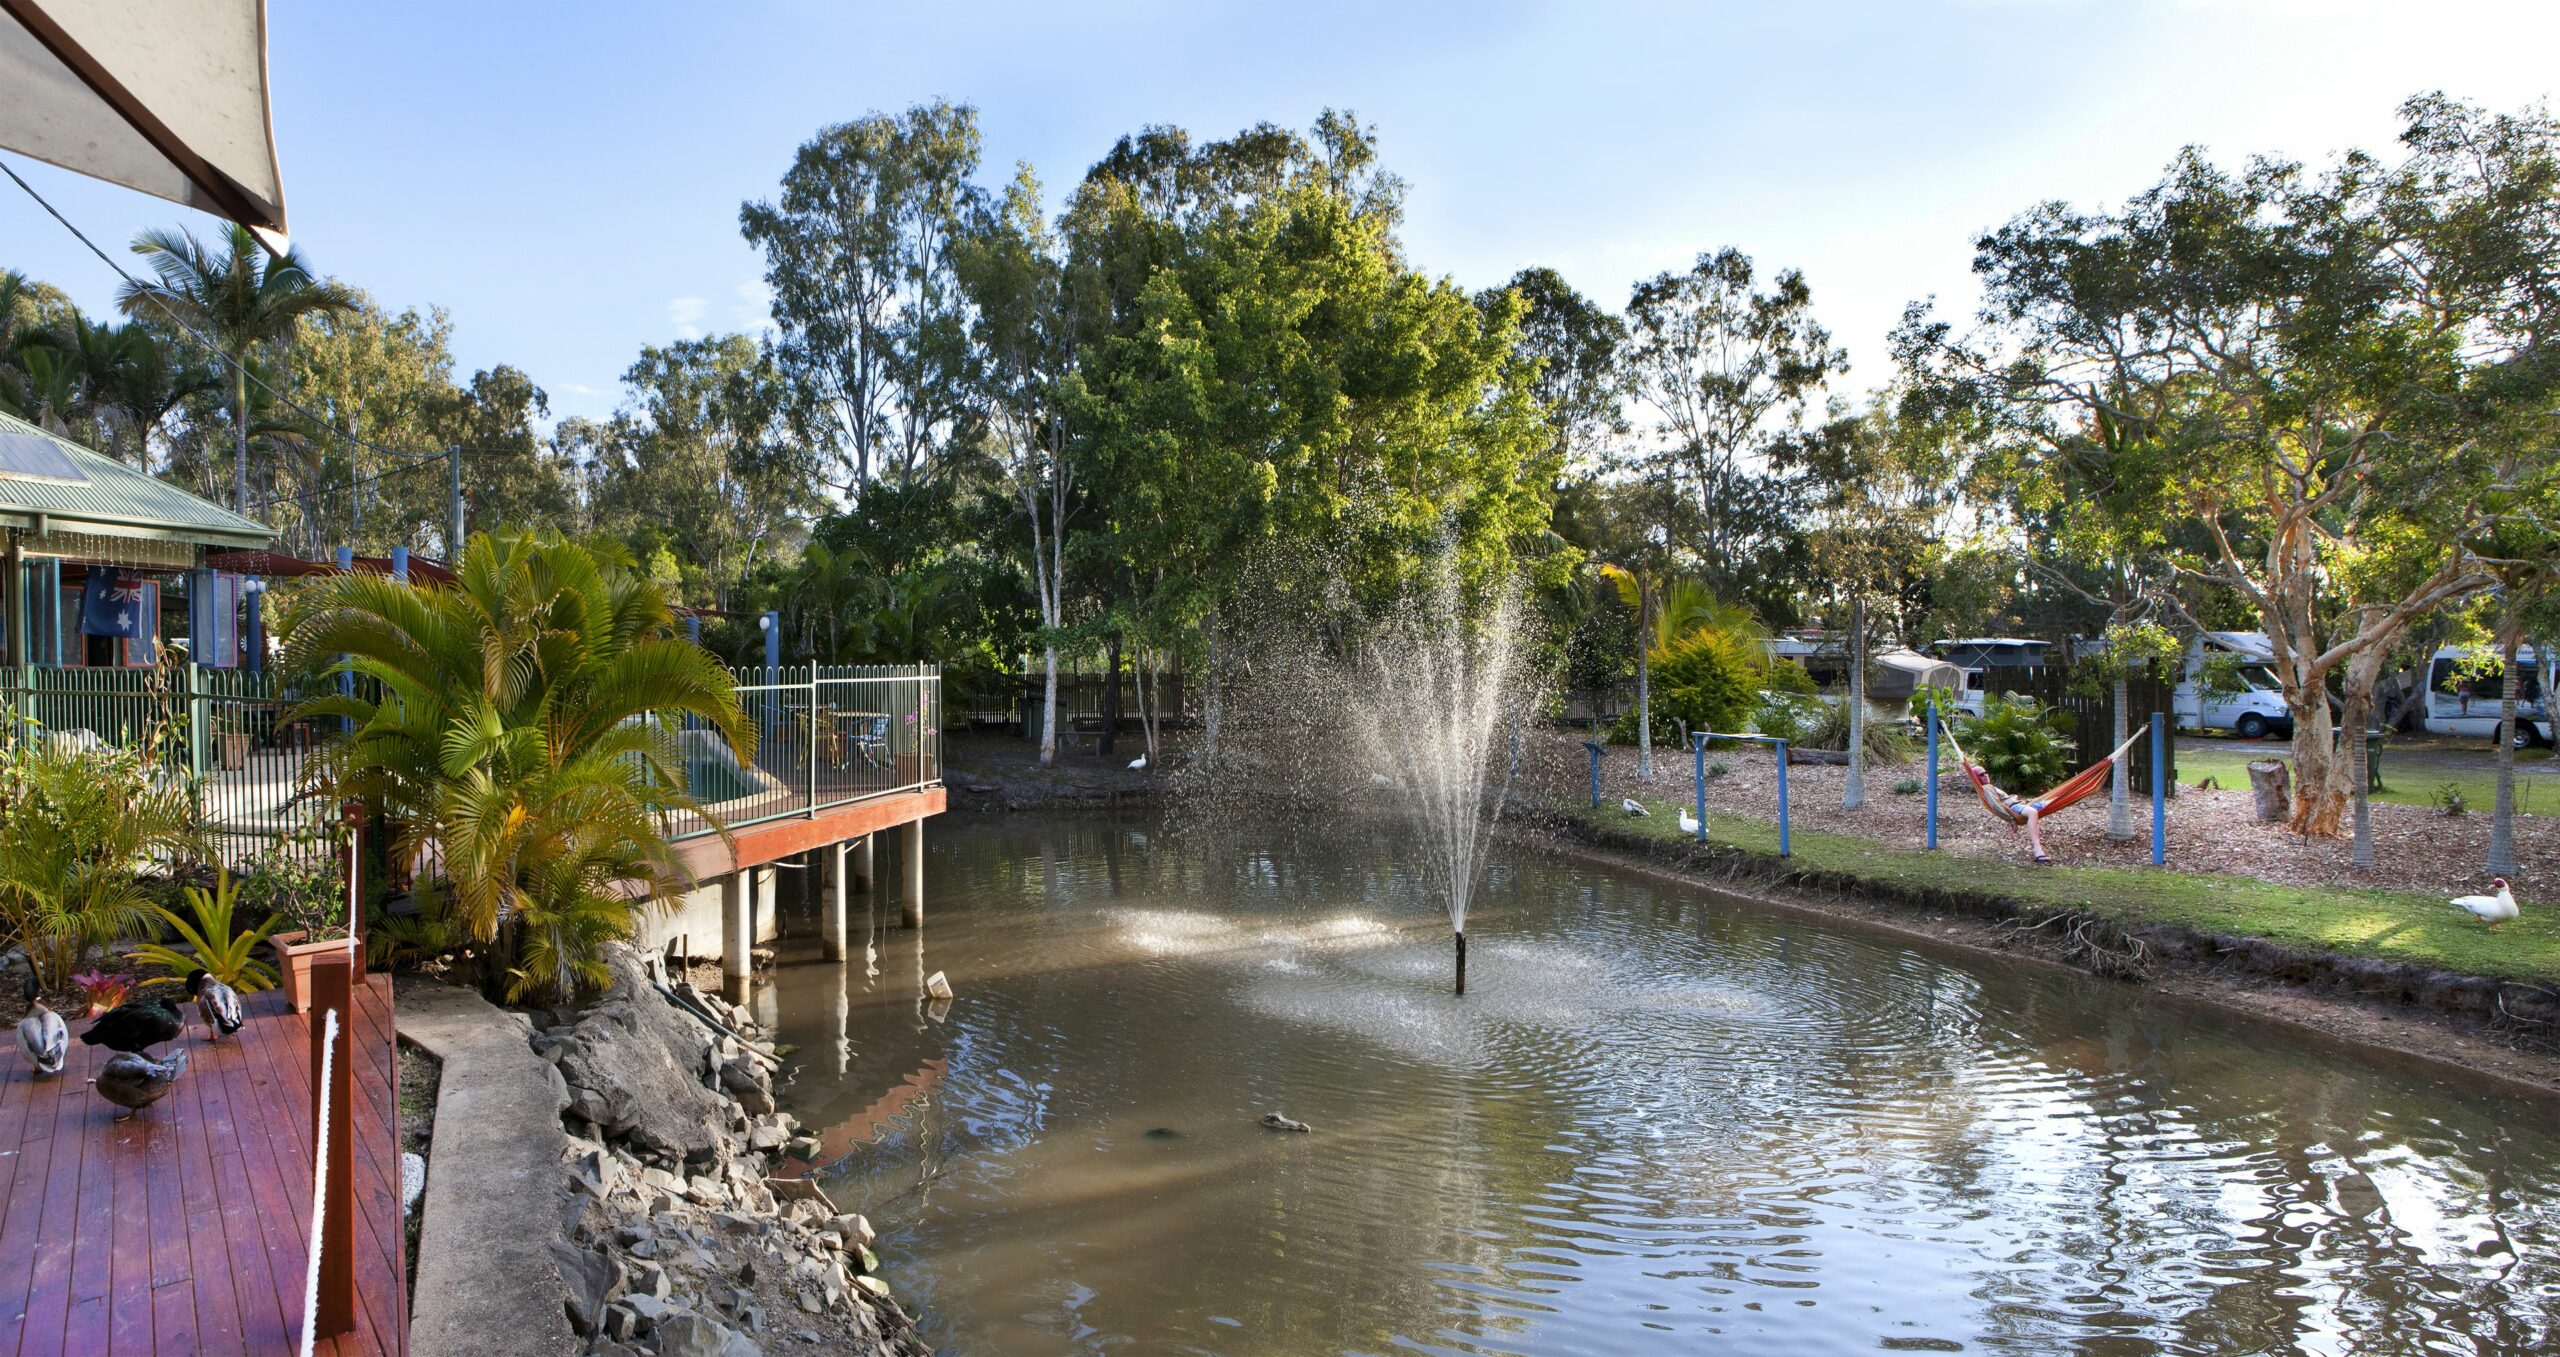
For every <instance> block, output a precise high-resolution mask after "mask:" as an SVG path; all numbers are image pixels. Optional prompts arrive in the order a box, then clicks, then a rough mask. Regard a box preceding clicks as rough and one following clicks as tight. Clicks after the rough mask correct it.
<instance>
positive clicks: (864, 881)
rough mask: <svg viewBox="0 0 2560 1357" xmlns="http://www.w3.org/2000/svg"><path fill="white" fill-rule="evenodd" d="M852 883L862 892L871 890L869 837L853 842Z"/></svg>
mask: <svg viewBox="0 0 2560 1357" xmlns="http://www.w3.org/2000/svg"><path fill="white" fill-rule="evenodd" d="M853 881H854V884H855V885H857V886H859V887H861V888H862V889H864V890H866V891H867V890H869V889H871V881H872V877H871V836H870V835H868V834H865V835H863V836H862V837H861V838H859V839H856V840H854V841H853Z"/></svg>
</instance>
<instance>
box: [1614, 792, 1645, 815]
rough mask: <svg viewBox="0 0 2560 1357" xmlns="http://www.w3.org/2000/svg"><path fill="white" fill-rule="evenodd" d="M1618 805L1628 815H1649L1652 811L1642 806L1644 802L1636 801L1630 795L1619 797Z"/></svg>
mask: <svg viewBox="0 0 2560 1357" xmlns="http://www.w3.org/2000/svg"><path fill="white" fill-rule="evenodd" d="M1618 807H1619V809H1621V810H1624V811H1625V812H1626V813H1627V814H1629V815H1650V814H1652V813H1653V812H1651V811H1649V810H1646V809H1645V808H1644V803H1643V802H1642V801H1638V800H1637V799H1635V798H1634V797H1632V796H1625V797H1620V798H1619V799H1618Z"/></svg>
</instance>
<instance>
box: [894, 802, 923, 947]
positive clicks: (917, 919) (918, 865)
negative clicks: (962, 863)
mask: <svg viewBox="0 0 2560 1357" xmlns="http://www.w3.org/2000/svg"><path fill="white" fill-rule="evenodd" d="M898 858H899V866H900V867H901V868H903V869H904V870H903V871H902V872H901V875H903V876H904V877H905V878H906V890H905V891H903V892H902V893H901V895H902V898H901V899H900V900H899V902H898V904H899V907H900V917H901V919H902V920H903V921H904V922H905V924H906V925H907V927H909V928H922V927H924V821H923V820H920V819H918V820H909V821H907V822H906V823H905V824H903V825H900V826H898Z"/></svg>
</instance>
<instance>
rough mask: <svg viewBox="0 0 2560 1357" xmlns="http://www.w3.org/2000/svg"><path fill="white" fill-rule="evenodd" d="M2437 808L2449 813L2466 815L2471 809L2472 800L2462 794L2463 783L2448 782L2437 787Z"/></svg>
mask: <svg viewBox="0 0 2560 1357" xmlns="http://www.w3.org/2000/svg"><path fill="white" fill-rule="evenodd" d="M2436 809H2437V810H2439V811H2442V812H2443V813H2445V814H2447V815H2464V814H2468V813H2469V812H2470V810H2471V802H2470V800H2469V799H2468V798H2467V797H2465V796H2463V794H2462V784H2461V783H2459V782H2448V783H2446V784H2444V785H2443V786H2441V787H2438V788H2436Z"/></svg>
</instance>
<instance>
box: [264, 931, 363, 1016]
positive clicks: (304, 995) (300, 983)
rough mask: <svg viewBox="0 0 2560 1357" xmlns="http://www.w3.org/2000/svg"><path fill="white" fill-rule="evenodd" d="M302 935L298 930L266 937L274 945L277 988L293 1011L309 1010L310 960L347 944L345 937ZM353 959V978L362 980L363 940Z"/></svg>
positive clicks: (338, 949) (358, 945)
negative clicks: (310, 937) (316, 938)
mask: <svg viewBox="0 0 2560 1357" xmlns="http://www.w3.org/2000/svg"><path fill="white" fill-rule="evenodd" d="M303 936H304V935H303V933H302V932H301V931H300V930H298V929H297V930H295V931H293V932H289V933H278V934H276V935H274V936H273V937H270V938H268V939H267V941H269V942H270V943H273V944H274V945H275V949H276V977H277V987H278V988H280V989H282V990H283V991H284V997H285V1002H287V1003H289V1004H292V1005H293V1011H294V1012H296V1013H308V1012H310V1011H311V966H312V963H313V961H315V960H316V959H318V958H319V957H321V956H323V955H325V954H327V953H329V952H333V951H342V950H344V949H345V948H346V945H347V940H346V939H344V938H331V939H329V940H328V941H326V942H304V941H303V940H302V939H303ZM355 959H356V964H355V978H356V979H358V980H362V979H364V946H363V944H362V943H358V944H357V945H356V948H355Z"/></svg>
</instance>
